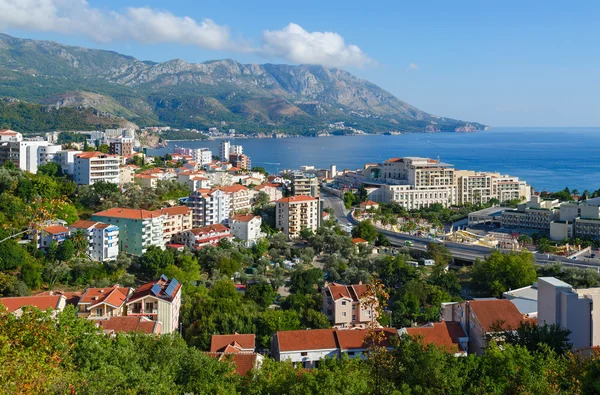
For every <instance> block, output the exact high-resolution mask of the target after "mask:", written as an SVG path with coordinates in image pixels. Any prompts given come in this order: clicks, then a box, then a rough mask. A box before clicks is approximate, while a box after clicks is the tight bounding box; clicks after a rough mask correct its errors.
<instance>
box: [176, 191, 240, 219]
mask: <svg viewBox="0 0 600 395" xmlns="http://www.w3.org/2000/svg"><path fill="white" fill-rule="evenodd" d="M187 205H188V207H189V208H190V209H191V210H192V226H193V227H194V228H200V227H203V226H207V225H214V224H224V223H226V222H227V220H228V219H229V216H230V213H231V201H230V195H229V194H228V193H226V192H223V191H222V190H220V189H198V190H196V191H194V192H192V193H191V194H190V197H189V199H188V203H187Z"/></svg>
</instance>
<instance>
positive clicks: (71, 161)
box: [54, 149, 82, 175]
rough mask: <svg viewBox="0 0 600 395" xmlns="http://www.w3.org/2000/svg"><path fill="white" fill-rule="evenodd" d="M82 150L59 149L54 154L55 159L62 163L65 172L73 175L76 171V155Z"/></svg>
mask: <svg viewBox="0 0 600 395" xmlns="http://www.w3.org/2000/svg"><path fill="white" fill-rule="evenodd" d="M81 152H82V151H78V150H73V149H66V150H61V151H58V152H57V153H56V154H55V155H54V161H55V162H56V163H58V164H59V165H60V167H61V169H62V171H63V173H65V174H69V175H73V174H74V173H75V157H76V156H77V155H79V154H81Z"/></svg>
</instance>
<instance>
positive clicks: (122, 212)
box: [94, 208, 160, 219]
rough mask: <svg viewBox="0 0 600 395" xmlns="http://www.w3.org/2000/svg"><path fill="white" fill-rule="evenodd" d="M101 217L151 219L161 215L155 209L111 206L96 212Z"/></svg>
mask: <svg viewBox="0 0 600 395" xmlns="http://www.w3.org/2000/svg"><path fill="white" fill-rule="evenodd" d="M94 215H96V216H99V217H110V218H127V219H150V218H156V217H159V216H160V214H157V213H156V212H155V211H147V210H141V209H139V210H138V209H132V208H111V209H108V210H104V211H100V212H99V213H96V214H94Z"/></svg>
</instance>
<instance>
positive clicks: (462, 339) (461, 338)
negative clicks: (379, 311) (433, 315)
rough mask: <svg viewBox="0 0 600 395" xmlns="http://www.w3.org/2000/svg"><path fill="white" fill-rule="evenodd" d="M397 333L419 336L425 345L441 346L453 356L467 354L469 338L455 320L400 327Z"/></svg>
mask: <svg viewBox="0 0 600 395" xmlns="http://www.w3.org/2000/svg"><path fill="white" fill-rule="evenodd" d="M398 333H399V334H400V335H405V334H406V335H409V336H411V337H413V338H419V339H421V340H422V341H423V344H425V345H427V344H434V345H436V346H438V347H442V348H444V349H445V350H446V351H448V352H450V353H453V354H454V355H455V356H466V355H467V349H468V347H469V338H468V336H467V335H466V334H465V331H464V330H463V328H462V326H461V325H460V322H457V321H442V322H434V323H430V324H427V325H424V326H420V327H411V328H402V329H400V330H399V331H398Z"/></svg>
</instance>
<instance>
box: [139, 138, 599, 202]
mask: <svg viewBox="0 0 600 395" xmlns="http://www.w3.org/2000/svg"><path fill="white" fill-rule="evenodd" d="M230 141H231V143H232V144H236V145H242V146H243V147H244V153H245V154H247V155H248V156H250V158H251V160H252V165H253V166H262V167H264V168H266V169H267V170H268V171H269V172H273V173H275V172H278V171H281V170H284V169H297V168H299V167H300V166H303V165H310V166H315V167H316V168H329V166H330V165H336V166H337V169H338V171H340V170H343V169H352V170H355V169H357V168H362V167H363V165H364V164H365V163H374V162H382V161H384V160H386V159H388V158H391V157H402V156H423V157H431V158H434V159H437V158H438V157H439V158H440V160H442V161H443V162H446V163H451V164H453V165H454V166H455V168H457V169H461V170H467V169H470V170H479V171H497V172H500V173H503V174H510V175H514V176H518V177H519V178H521V179H524V180H526V181H527V182H528V183H529V184H530V185H532V186H533V187H534V188H535V190H537V191H542V190H548V191H555V190H560V189H563V188H565V187H566V186H568V187H569V188H571V189H573V188H577V189H578V190H579V191H580V192H582V191H583V190H585V189H589V190H596V189H599V188H600V128H494V129H492V130H488V131H481V132H476V133H427V134H425V133H422V134H421V133H410V134H403V135H398V136H383V135H375V136H332V137H319V138H310V137H297V138H296V137H294V138H282V139H230ZM220 142H221V140H204V141H176V142H175V141H173V142H169V145H168V147H166V148H160V149H151V150H148V154H149V155H164V154H166V153H168V152H172V151H173V148H174V147H175V146H180V147H190V148H200V147H206V148H209V149H211V150H212V151H213V153H215V154H217V155H218V151H219V144H220Z"/></svg>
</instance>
